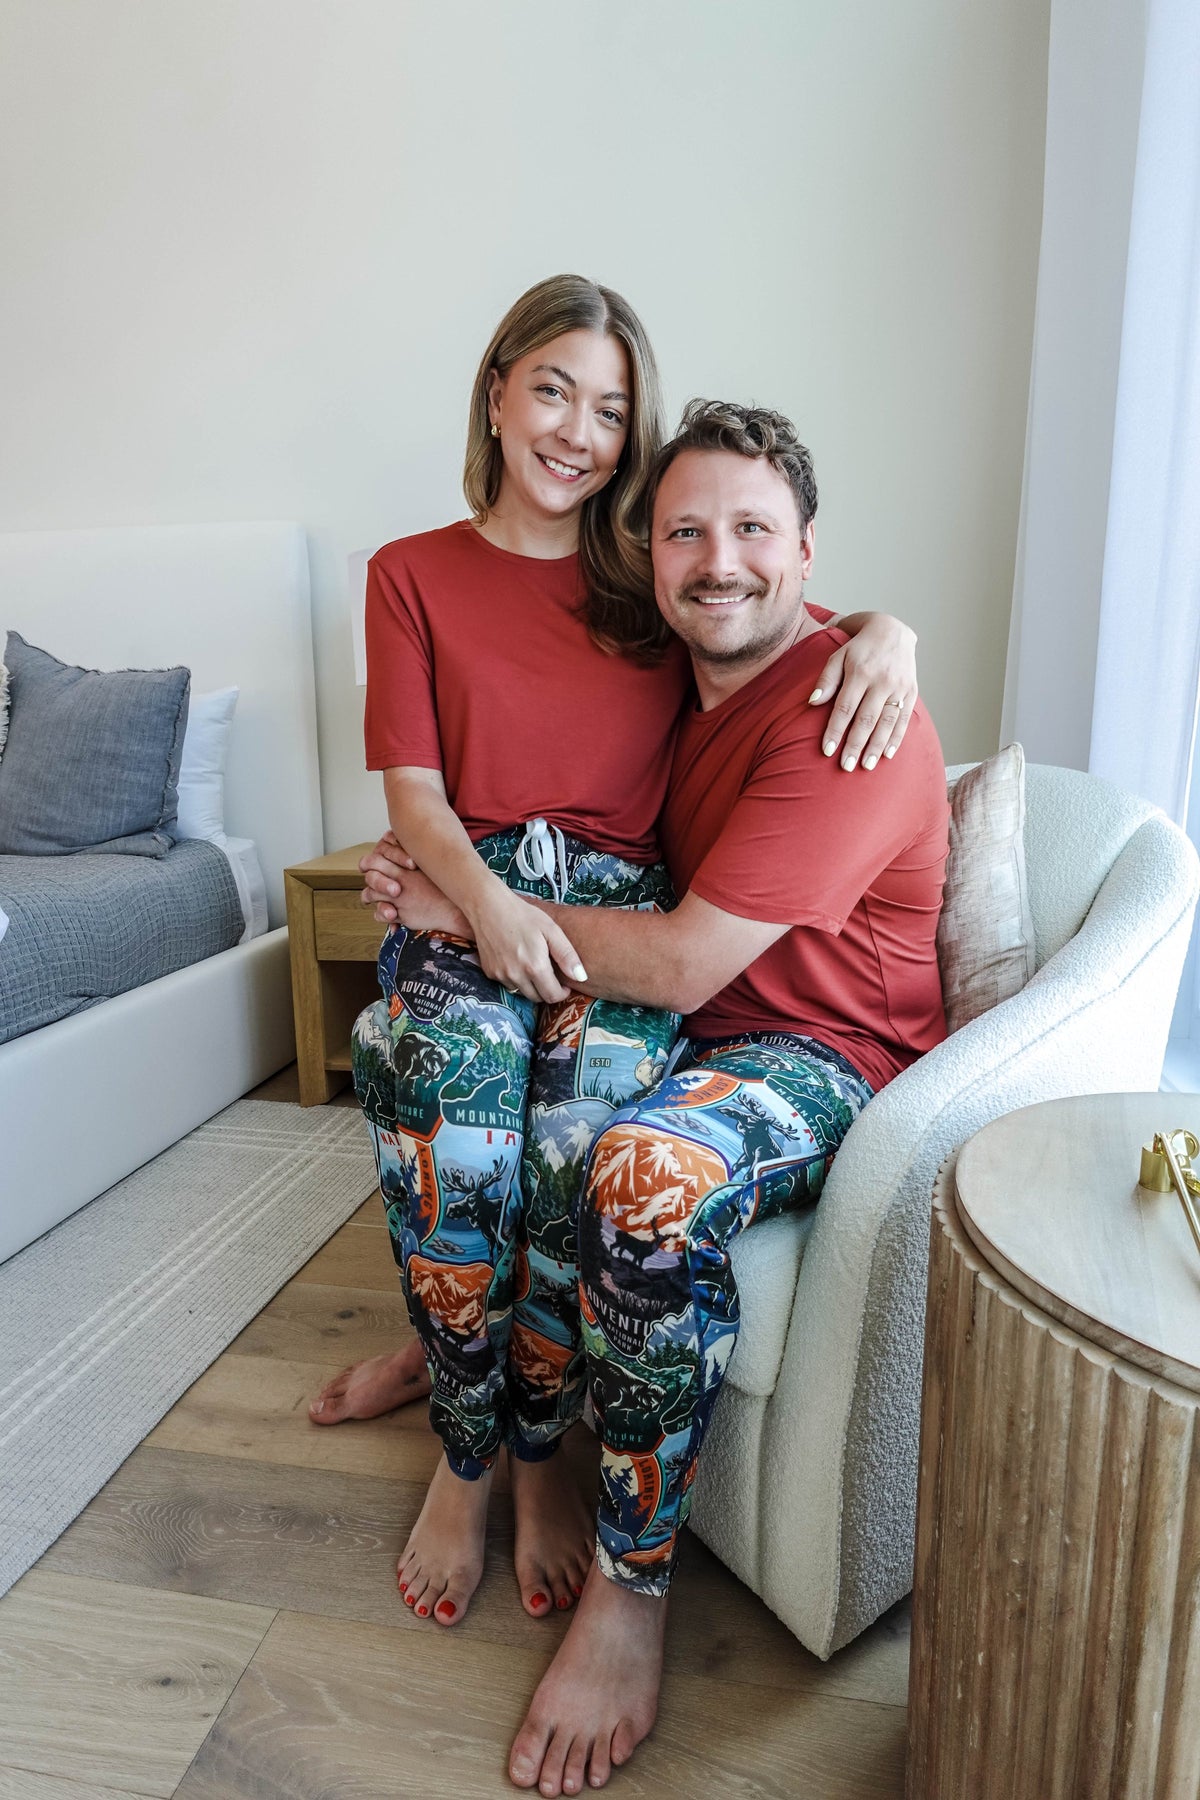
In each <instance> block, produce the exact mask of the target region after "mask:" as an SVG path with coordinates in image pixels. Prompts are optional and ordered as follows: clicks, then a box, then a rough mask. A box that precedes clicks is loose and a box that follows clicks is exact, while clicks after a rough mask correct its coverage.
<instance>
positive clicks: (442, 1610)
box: [433, 1600, 458, 1619]
mask: <svg viewBox="0 0 1200 1800" xmlns="http://www.w3.org/2000/svg"><path fill="white" fill-rule="evenodd" d="M433 1610H434V1611H435V1612H436V1613H439V1614H440V1615H441V1617H442V1618H443V1619H452V1618H453V1617H454V1615H455V1613H456V1612H457V1611H458V1608H457V1606H455V1604H454V1602H453V1600H442V1601H439V1603H438V1604H437V1606H435V1607H434V1609H433Z"/></svg>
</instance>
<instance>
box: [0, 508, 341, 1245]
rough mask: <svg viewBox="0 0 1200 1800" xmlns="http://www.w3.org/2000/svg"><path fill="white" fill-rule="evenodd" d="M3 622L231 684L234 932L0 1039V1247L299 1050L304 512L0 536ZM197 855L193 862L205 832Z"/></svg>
mask: <svg viewBox="0 0 1200 1800" xmlns="http://www.w3.org/2000/svg"><path fill="white" fill-rule="evenodd" d="M0 626H3V627H4V628H5V629H6V630H7V629H13V630H16V631H19V632H21V633H22V635H23V636H25V637H27V638H28V639H29V640H30V642H32V643H35V644H38V645H41V646H44V647H45V648H46V649H48V650H50V651H52V652H53V653H54V654H55V655H57V656H59V657H61V658H62V659H63V660H69V661H71V662H75V663H79V664H82V665H85V666H90V667H95V668H102V669H119V668H123V667H124V668H162V667H167V666H170V665H172V664H178V663H183V664H186V665H187V666H188V667H189V668H190V669H191V671H192V691H193V693H200V692H204V691H206V690H212V689H217V688H221V687H225V686H228V685H230V684H236V685H237V686H238V687H239V688H240V690H241V691H240V695H239V698H238V702H237V710H236V714H235V717H234V722H233V728H232V733H231V736H230V742H229V756H228V762H227V765H226V774H225V818H226V825H227V829H228V832H229V835H230V839H231V841H232V844H233V848H234V857H233V859H232V861H231V862H230V866H229V875H230V877H231V878H232V882H233V885H234V887H236V888H237V892H238V902H239V913H238V917H237V920H236V922H235V923H234V924H233V925H230V924H229V922H228V920H227V921H226V924H225V925H224V926H223V927H222V930H223V931H224V934H225V940H226V941H227V940H228V937H229V936H231V935H236V937H237V939H238V941H236V942H234V943H232V944H231V946H230V947H229V948H226V949H221V950H218V951H216V953H214V954H212V955H209V956H206V957H205V958H204V959H203V960H202V961H199V962H192V963H190V964H189V965H188V966H187V967H184V968H179V969H177V970H175V971H174V972H172V973H168V974H163V975H159V976H157V977H156V978H153V979H150V980H147V981H143V982H142V983H141V984H140V985H138V986H137V987H135V988H133V989H131V990H130V991H128V992H124V993H120V994H117V995H116V996H115V997H113V998H104V999H99V1000H97V1001H95V1002H94V1003H93V1002H91V1001H89V1002H88V1003H86V1004H84V1005H83V1006H82V1008H81V1009H78V1010H74V1011H72V1012H71V1013H70V1016H67V1017H62V1018H58V1019H57V1020H56V1021H55V1022H53V1023H47V1024H45V1025H42V1026H41V1027H40V1028H39V1029H35V1030H32V1031H27V1032H25V1033H24V1034H23V1035H21V1036H16V1037H13V1038H11V1040H10V1041H8V1042H3V1043H0V1260H2V1259H3V1258H5V1257H8V1256H11V1255H12V1254H13V1253H14V1252H15V1251H16V1250H19V1249H20V1248H22V1246H23V1245H24V1244H26V1243H28V1242H29V1241H30V1240H31V1239H33V1238H35V1237H37V1236H39V1235H40V1234H41V1233H42V1232H44V1231H46V1230H48V1229H49V1228H50V1227H51V1226H52V1225H55V1224H57V1223H58V1221H59V1220H60V1219H63V1218H66V1217H67V1216H68V1215H69V1214H71V1213H72V1212H74V1211H75V1210H76V1209H77V1208H78V1207H80V1206H82V1205H84V1204H86V1202H87V1201H89V1200H91V1199H94V1198H95V1196H96V1195H97V1194H99V1193H102V1192H103V1191H104V1190H105V1189H106V1188H108V1187H110V1186H112V1184H113V1183H114V1182H116V1181H119V1180H120V1179H121V1178H122V1177H123V1176H125V1175H127V1174H129V1173H130V1172H131V1171H132V1170H133V1169H135V1168H137V1167H138V1166H139V1165H140V1164H142V1163H144V1162H146V1161H148V1160H149V1159H150V1158H151V1157H153V1156H156V1155H157V1154H158V1153H159V1152H160V1151H161V1150H163V1149H165V1148H166V1147H167V1145H169V1144H172V1143H174V1142H175V1141H176V1140H177V1139H178V1138H180V1137H182V1136H183V1135H184V1134H185V1133H186V1132H188V1131H191V1130H193V1129H194V1128H195V1126H197V1125H199V1124H201V1123H202V1122H203V1121H204V1120H205V1119H208V1118H210V1117H211V1116H212V1115H213V1113H215V1112H218V1111H220V1109H221V1108H222V1107H224V1106H227V1105H228V1104H229V1103H230V1102H231V1101H233V1100H235V1099H237V1098H238V1097H239V1096H240V1095H241V1094H243V1093H245V1092H246V1091H247V1090H248V1089H249V1088H252V1087H254V1086H256V1085H257V1083H259V1082H260V1081H262V1080H265V1079H266V1077H267V1076H268V1075H270V1074H273V1073H274V1072H275V1071H276V1070H277V1069H279V1068H282V1067H283V1066H284V1065H285V1064H286V1063H287V1062H289V1061H290V1060H291V1059H292V1056H293V1055H294V1036H293V1029H292V1010H291V993H290V978H289V966H288V954H287V932H286V930H285V929H284V902H283V870H284V868H285V867H286V866H287V865H288V864H290V863H293V862H303V861H306V860H307V859H308V858H309V857H311V856H315V855H318V854H320V852H321V850H322V848H323V841H322V831H321V812H320V790H319V781H318V768H317V734H316V709H315V700H314V689H313V663H312V639H311V624H310V615H309V586H308V558H307V551H306V545H305V539H304V534H303V532H302V531H301V530H300V529H299V527H297V526H295V525H291V524H258V523H250V524H235V525H203V526H156V527H147V528H138V529H128V528H118V529H110V530H100V531H78V532H21V533H15V534H9V535H0ZM247 846H250V847H252V850H253V851H254V852H256V853H257V856H256V859H255V858H254V856H250V857H249V858H248V859H247V856H246V851H247ZM179 851H185V852H187V851H188V846H185V845H180V846H178V848H177V851H173V852H171V856H176V855H177V854H178V852H179ZM189 854H191V856H192V858H193V861H194V862H198V861H200V860H202V859H203V858H204V857H205V856H207V855H210V854H211V847H210V846H208V845H204V846H202V847H200V846H193V847H192V848H191V850H190V852H189ZM38 860H41V859H38ZM60 860H61V861H62V862H63V863H64V864H65V863H69V862H78V861H79V860H80V859H77V858H62V859H60ZM96 860H97V861H101V860H103V861H104V862H105V863H116V862H118V861H121V860H123V859H120V858H117V857H106V858H103V859H96ZM124 860H130V861H133V860H136V861H141V860H143V859H141V858H137V859H133V858H130V859H124ZM255 860H257V863H258V865H259V867H260V868H261V888H262V890H263V893H262V895H261V896H260V905H261V900H262V899H263V898H265V908H266V913H267V929H266V930H265V932H264V931H261V930H259V932H258V935H254V932H253V930H252V928H251V924H250V922H249V913H248V909H250V908H251V901H250V899H249V889H250V888H251V887H252V886H254V885H255V877H254V874H253V865H254V861H255ZM247 869H249V870H250V871H251V873H250V876H249V878H248V879H247V875H246V871H247ZM239 870H240V875H239ZM11 879H12V877H11V876H10V881H11ZM10 891H11V889H10ZM2 904H3V895H0V905H2ZM37 904H39V905H40V904H44V900H41V899H39V901H38V902H37ZM64 904H65V902H64ZM226 912H227V913H228V906H226ZM17 917H18V909H17V907H15V906H14V908H13V918H14V921H15V920H16V919H17ZM2 955H3V945H2V944H0V956H2Z"/></svg>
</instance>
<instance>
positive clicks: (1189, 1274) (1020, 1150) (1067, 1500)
mask: <svg viewBox="0 0 1200 1800" xmlns="http://www.w3.org/2000/svg"><path fill="white" fill-rule="evenodd" d="M1180 1125H1183V1126H1186V1127H1187V1128H1188V1129H1189V1130H1191V1131H1193V1132H1195V1133H1196V1134H1197V1136H1200V1097H1198V1096H1195V1095H1178V1094H1174V1095H1172V1094H1135V1095H1111V1094H1110V1095H1099V1096H1089V1097H1087V1098H1083V1099H1075V1100H1057V1101H1050V1102H1047V1103H1045V1104H1043V1105H1039V1106H1031V1107H1026V1108H1024V1109H1023V1110H1022V1111H1020V1112H1016V1113H1011V1114H1009V1115H1008V1116H1007V1117H1006V1118H1002V1119H998V1120H996V1121H995V1122H994V1123H993V1124H991V1125H989V1126H987V1127H986V1128H985V1129H984V1130H983V1131H981V1132H979V1133H978V1135H977V1136H976V1137H974V1138H972V1139H971V1141H970V1142H969V1143H968V1144H966V1145H965V1146H964V1147H963V1149H962V1150H961V1151H960V1152H959V1153H958V1156H957V1158H956V1159H955V1158H952V1159H951V1160H950V1161H949V1162H948V1163H947V1164H946V1165H945V1166H944V1167H943V1169H942V1171H941V1173H940V1174H939V1176H938V1180H937V1184H936V1187H935V1190H934V1213H933V1221H932V1228H931V1242H930V1268H929V1306H928V1314H927V1322H926V1339H925V1386H924V1397H923V1403H922V1418H921V1454H920V1476H919V1500H918V1509H917V1555H916V1574H915V1587H914V1595H913V1632H912V1662H911V1668H910V1679H909V1754H908V1766H907V1789H906V1792H907V1796H908V1800H966V1797H967V1796H970V1800H991V1797H993V1796H997V1797H1000V1796H1002V1797H1003V1800H1068V1797H1069V1800H1100V1797H1101V1796H1103V1797H1105V1800H1196V1797H1197V1795H1200V1420H1198V1417H1197V1413H1198V1409H1200V1256H1198V1255H1197V1252H1196V1248H1195V1246H1194V1244H1193V1242H1192V1240H1191V1237H1190V1235H1189V1232H1188V1227H1187V1222H1186V1220H1185V1218H1184V1215H1183V1211H1182V1208H1181V1207H1180V1205H1179V1202H1178V1201H1177V1200H1176V1198H1175V1197H1174V1195H1173V1194H1150V1193H1147V1192H1146V1191H1144V1190H1143V1189H1141V1188H1139V1187H1138V1186H1137V1185H1136V1184H1137V1178H1138V1161H1139V1151H1140V1147H1141V1145H1142V1144H1143V1143H1148V1142H1149V1141H1150V1139H1151V1137H1152V1136H1153V1133H1154V1132H1155V1131H1156V1130H1168V1129H1173V1128H1174V1127H1176V1126H1180Z"/></svg>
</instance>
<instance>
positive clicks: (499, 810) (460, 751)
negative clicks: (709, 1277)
mask: <svg viewBox="0 0 1200 1800" xmlns="http://www.w3.org/2000/svg"><path fill="white" fill-rule="evenodd" d="M581 598H582V595H581V587H580V573H579V559H578V557H577V556H568V557H562V558H558V559H554V560H550V561H543V560H541V559H539V558H536V557H529V556H517V555H514V554H513V553H512V552H510V551H507V550H501V549H499V548H498V547H497V546H496V545H494V544H489V543H488V541H487V539H486V538H484V537H481V536H480V534H479V532H478V531H476V530H475V528H474V526H473V525H471V524H470V522H469V521H466V520H463V521H461V522H460V523H458V524H456V525H448V526H446V527H444V528H443V529H441V530H439V531H428V532H422V533H420V534H419V535H417V536H415V537H408V538H400V539H398V540H397V541H396V542H395V543H391V544H386V545H385V546H384V548H383V549H382V550H380V551H378V552H377V554H376V555H375V556H373V557H372V558H371V561H370V563H369V565H368V568H367V619H366V626H367V707H366V720H365V736H366V750H367V767H368V768H370V769H390V768H402V767H416V768H425V769H440V770H441V772H442V775H443V777H444V779H445V783H446V793H447V797H448V799H449V801H450V804H451V806H452V807H453V808H454V810H455V812H456V813H457V814H458V816H459V818H460V819H461V820H462V822H463V824H464V825H465V826H466V829H467V832H468V834H469V835H470V837H471V839H472V841H473V842H475V843H478V842H479V840H480V839H481V838H484V837H487V836H488V835H489V834H490V833H492V832H494V831H501V830H505V829H507V828H508V827H510V826H512V825H514V824H519V823H521V822H523V821H524V820H527V819H533V818H544V819H546V820H548V821H549V823H550V824H552V825H557V826H558V827H559V829H560V830H562V831H564V832H566V833H568V834H570V835H572V836H574V837H578V838H582V839H583V840H584V842H585V843H588V844H590V845H592V846H593V848H595V849H597V850H602V851H606V852H609V853H612V854H614V855H617V856H623V857H626V858H628V859H629V860H630V861H632V862H640V863H647V862H652V861H654V860H655V858H656V857H657V855H658V841H657V833H656V829H655V823H656V820H657V817H658V813H659V811H660V808H661V806H662V800H663V794H664V792H665V789H666V783H667V775H668V772H669V769H670V763H671V751H672V747H673V745H674V741H675V732H676V729H677V725H678V720H679V713H680V707H681V704H682V701H683V698H684V695H685V694H686V693H687V692H688V691H689V689H690V685H691V684H690V670H689V667H688V662H687V657H686V655H685V654H684V652H683V650H682V647H681V646H679V645H672V647H671V649H670V650H669V652H668V654H667V656H666V658H665V659H664V661H663V662H661V663H660V664H658V665H657V666H655V667H643V666H640V665H639V664H637V663H634V662H633V661H631V660H630V659H629V658H628V657H624V656H619V655H610V654H608V653H607V652H605V651H603V650H601V649H600V648H599V647H598V646H597V645H596V644H594V643H593V642H592V640H591V638H590V637H589V636H588V633H587V629H586V626H585V624H584V621H583V618H582V615H581V612H580V603H581Z"/></svg>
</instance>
